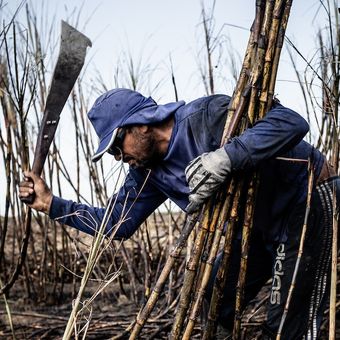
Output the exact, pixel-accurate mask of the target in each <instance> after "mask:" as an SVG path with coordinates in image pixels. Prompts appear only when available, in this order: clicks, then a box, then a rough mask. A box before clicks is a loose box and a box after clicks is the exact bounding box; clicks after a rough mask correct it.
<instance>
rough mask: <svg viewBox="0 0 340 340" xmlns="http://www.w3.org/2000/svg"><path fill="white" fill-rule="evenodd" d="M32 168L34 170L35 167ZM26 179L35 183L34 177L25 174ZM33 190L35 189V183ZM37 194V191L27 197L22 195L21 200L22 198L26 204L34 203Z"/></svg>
mask: <svg viewBox="0 0 340 340" xmlns="http://www.w3.org/2000/svg"><path fill="white" fill-rule="evenodd" d="M32 170H33V172H34V169H32ZM34 173H36V172H34ZM25 181H26V182H31V183H33V184H34V182H33V180H32V178H30V177H26V176H25ZM33 190H34V185H33ZM35 196H36V195H35V192H33V193H32V194H30V195H28V196H27V197H21V198H20V200H21V202H23V203H25V204H33V202H34V200H35Z"/></svg>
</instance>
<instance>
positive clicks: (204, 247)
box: [130, 0, 292, 339]
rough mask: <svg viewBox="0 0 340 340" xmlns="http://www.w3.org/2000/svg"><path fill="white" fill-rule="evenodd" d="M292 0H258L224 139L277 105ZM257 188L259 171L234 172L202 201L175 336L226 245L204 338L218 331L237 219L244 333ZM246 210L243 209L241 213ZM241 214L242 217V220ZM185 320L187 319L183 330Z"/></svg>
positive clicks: (146, 311) (142, 315)
mask: <svg viewBox="0 0 340 340" xmlns="http://www.w3.org/2000/svg"><path fill="white" fill-rule="evenodd" d="M291 3H292V0H257V1H256V15H255V20H254V24H253V26H252V29H251V34H250V39H249V42H248V47H247V50H246V54H245V58H244V61H243V65H242V69H241V74H240V77H239V80H238V83H237V85H236V88H235V91H234V94H233V97H232V100H231V102H230V106H229V111H228V117H227V121H226V125H225V131H224V134H223V138H222V143H221V144H222V145H224V144H225V143H226V142H228V140H229V139H230V138H231V137H233V136H234V135H236V134H240V133H242V131H244V130H245V129H246V128H247V127H249V126H251V125H252V124H253V123H254V122H255V121H256V120H257V119H260V118H262V117H263V116H264V115H265V113H266V112H267V111H268V110H269V109H270V108H271V106H272V100H273V94H274V86H275V80H276V73H277V69H278V62H279V58H280V53H281V49H282V44H283V40H284V34H285V29H286V26H287V21H288V17H289V13H290V8H291ZM245 189H247V190H245ZM256 189H257V175H256V174H253V175H252V176H251V177H249V178H242V179H240V178H237V177H234V178H232V179H231V180H230V181H229V183H227V184H226V186H225V187H224V188H223V189H222V190H221V191H220V192H219V193H218V194H217V195H216V196H215V197H214V198H212V199H211V200H210V201H209V202H208V203H207V204H206V205H205V206H204V207H203V209H202V213H201V215H200V216H201V222H200V223H199V225H198V231H197V236H196V239H195V242H194V245H193V249H192V251H191V257H190V259H189V261H188V263H187V266H186V273H185V277H184V282H183V287H182V290H181V297H180V302H179V306H178V310H177V311H176V317H175V321H174V324H173V328H172V331H171V338H172V339H179V338H181V337H182V338H183V339H189V338H190V335H191V333H192V331H193V328H194V325H195V322H196V319H197V316H198V315H199V312H200V309H201V305H202V301H203V297H204V294H205V290H206V287H207V285H208V282H209V278H210V275H211V272H212V268H213V264H214V262H215V258H216V255H217V252H218V250H219V249H220V248H221V247H223V249H224V251H223V257H222V259H221V263H220V267H219V270H218V273H217V276H216V279H215V285H214V289H213V294H212V299H211V302H210V310H209V315H208V324H207V327H205V331H204V335H203V337H204V338H205V339H211V338H213V337H214V334H215V330H216V320H217V315H218V306H219V303H220V299H221V296H222V295H223V289H224V285H225V278H226V274H227V270H228V262H229V258H230V253H231V251H232V250H231V244H232V239H233V235H234V233H235V232H234V231H235V226H236V224H237V223H242V224H243V231H242V250H241V262H240V274H239V280H238V284H237V292H236V306H235V322H234V331H233V339H238V338H239V337H240V324H241V311H242V300H243V290H244V284H245V273H246V268H247V256H248V245H249V236H250V233H251V227H252V218H253V211H254V205H255V204H254V202H255V196H256ZM244 195H246V197H244ZM242 196H243V197H242ZM241 202H245V206H242V204H241ZM241 211H243V212H244V214H243V216H241V217H240V212H241ZM197 218H198V214H195V215H194V216H190V217H189V218H188V220H187V222H186V225H185V227H184V229H183V232H182V234H181V237H180V239H179V241H178V242H177V245H176V246H175V248H174V250H173V251H172V253H171V254H170V256H169V258H168V260H167V263H166V265H165V267H164V269H163V271H162V273H161V275H160V277H159V279H158V281H157V283H156V285H155V288H154V290H153V292H152V294H151V296H150V298H149V300H148V301H147V303H146V305H145V306H144V307H143V308H142V309H141V311H140V312H139V314H138V315H137V318H136V322H135V325H134V328H133V330H132V332H131V336H130V339H135V338H136V337H137V336H138V334H139V333H140V331H141V329H142V328H143V326H144V324H145V322H146V321H147V318H148V316H149V315H150V313H151V311H152V309H153V307H154V306H155V304H156V301H157V299H158V296H159V294H160V291H161V290H162V288H163V286H164V284H165V282H166V279H167V277H168V275H169V273H170V271H171V268H172V265H173V263H174V262H175V259H176V258H177V257H178V256H179V253H180V251H181V249H182V248H183V247H184V245H185V241H186V239H187V237H188V235H189V234H190V232H191V230H192V229H193V227H194V226H195V224H196V221H197ZM240 218H242V220H240V221H239V219H240ZM226 222H228V228H227V232H226V235H225V238H224V245H221V244H220V243H221V240H222V239H223V238H222V234H223V228H224V225H225V223H226ZM185 321H187V323H186V327H185V330H184V332H183V328H184V323H185ZM182 333H183V334H182Z"/></svg>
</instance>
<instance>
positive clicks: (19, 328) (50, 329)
mask: <svg viewBox="0 0 340 340" xmlns="http://www.w3.org/2000/svg"><path fill="white" fill-rule="evenodd" d="M113 286H115V285H113ZM115 288H117V287H112V288H111V289H108V291H107V292H106V293H102V294H101V295H100V296H98V297H97V298H96V300H95V303H94V304H93V306H92V311H91V312H92V316H90V312H89V311H87V313H86V315H85V314H84V315H83V317H82V322H81V323H80V326H79V328H81V327H82V326H83V325H84V324H85V319H87V318H91V322H90V325H89V328H88V330H87V335H86V339H111V338H113V339H128V334H129V333H128V332H126V331H125V330H126V329H127V328H128V327H129V325H130V324H131V322H133V320H134V318H135V316H136V314H137V312H138V306H137V305H136V304H135V303H134V302H131V301H130V300H129V299H128V298H127V297H126V296H124V295H120V298H119V300H116V299H115V298H114V297H113V295H111V294H110V290H112V291H113V290H114V289H115ZM67 289H68V288H67V287H66V290H67ZM268 289H269V286H267V287H265V288H264V289H263V290H262V291H261V293H260V294H259V296H258V297H257V298H256V299H255V300H254V301H253V302H252V303H251V304H250V305H249V306H248V308H247V310H246V311H245V313H244V315H243V323H242V330H243V332H242V338H243V339H261V338H262V337H261V332H260V325H261V324H262V322H263V321H264V319H265V302H266V298H267V296H268ZM91 290H92V289H91V284H90V287H89V289H88V293H87V295H88V297H89V296H90V294H91ZM19 296H20V289H18V288H16V289H15V291H14V292H12V293H11V296H10V297H9V298H8V303H9V305H10V309H11V314H12V320H13V324H14V332H15V338H16V339H59V338H61V337H62V335H63V332H64V328H65V325H66V323H67V320H68V317H69V314H70V301H71V300H72V297H71V294H69V296H65V297H64V298H63V300H60V301H32V300H30V299H27V298H22V297H19ZM52 303H53V304H52ZM162 305H163V306H162ZM161 306H162V307H161ZM166 310H167V306H166V302H165V301H164V299H163V300H161V302H160V303H158V305H157V307H156V311H155V313H153V316H152V317H151V318H150V319H149V322H148V323H147V324H146V326H145V328H144V330H143V332H142V335H141V336H140V337H139V338H140V339H167V338H168V333H169V332H170V330H171V326H172V323H173V310H171V309H170V310H169V311H168V312H165V313H164V311H166ZM339 317H340V315H339V313H338V319H339ZM338 321H339V320H338ZM327 328H328V322H327V317H325V321H324V324H323V332H322V336H321V337H320V339H328V332H327ZM0 338H1V339H12V338H13V337H12V334H11V331H10V327H9V325H8V320H7V315H6V312H5V310H4V303H3V301H2V303H1V306H0ZM192 338H193V339H200V338H201V328H200V325H199V323H198V325H197V326H196V328H195V331H194V333H193V336H192ZM336 338H337V339H339V338H340V331H339V327H338V329H337V337H336ZM217 339H231V337H230V336H228V333H227V332H226V331H224V330H223V329H222V328H219V333H218V336H217Z"/></svg>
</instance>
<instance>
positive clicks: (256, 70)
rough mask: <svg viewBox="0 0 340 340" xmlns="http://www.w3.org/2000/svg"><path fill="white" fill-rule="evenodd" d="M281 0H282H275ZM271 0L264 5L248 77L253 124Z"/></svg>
mask: <svg viewBox="0 0 340 340" xmlns="http://www.w3.org/2000/svg"><path fill="white" fill-rule="evenodd" d="M277 1H283V0H277ZM277 1H276V2H277ZM273 6H274V1H273V0H267V2H266V6H265V12H264V16H263V23H262V27H261V33H260V37H259V42H258V46H257V53H256V57H255V61H254V64H253V67H252V72H251V77H250V86H251V93H250V100H249V104H248V118H249V120H250V123H251V124H253V122H254V118H253V117H254V112H255V109H256V103H257V98H258V91H259V89H260V84H259V82H260V80H261V76H262V72H263V61H264V57H265V53H266V46H267V41H268V33H269V29H270V26H271V20H272V14H273Z"/></svg>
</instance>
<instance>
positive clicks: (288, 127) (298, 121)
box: [224, 104, 309, 171]
mask: <svg viewBox="0 0 340 340" xmlns="http://www.w3.org/2000/svg"><path fill="white" fill-rule="evenodd" d="M308 131H309V125H308V123H307V122H306V121H305V120H304V119H303V118H302V117H301V116H300V115H299V114H298V113H296V112H295V111H293V110H290V109H288V108H286V107H284V106H282V105H280V104H276V106H275V107H274V108H273V109H271V110H270V111H269V112H268V113H267V115H266V117H265V118H263V119H261V120H259V121H258V122H256V123H255V124H254V126H253V127H252V128H249V129H247V130H246V131H244V133H242V134H241V135H240V136H238V137H235V138H233V139H231V141H230V142H229V143H227V144H225V146H224V148H225V150H226V152H227V154H228V156H229V158H230V160H231V166H232V170H233V171H237V170H247V169H250V168H253V167H255V166H257V165H258V164H259V163H260V162H261V161H263V160H266V159H269V158H272V157H276V156H279V155H282V154H284V153H285V152H287V151H288V150H289V149H291V148H293V147H294V146H295V145H297V144H298V143H299V142H300V141H301V140H302V139H303V137H304V136H305V135H306V134H307V132H308Z"/></svg>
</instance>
